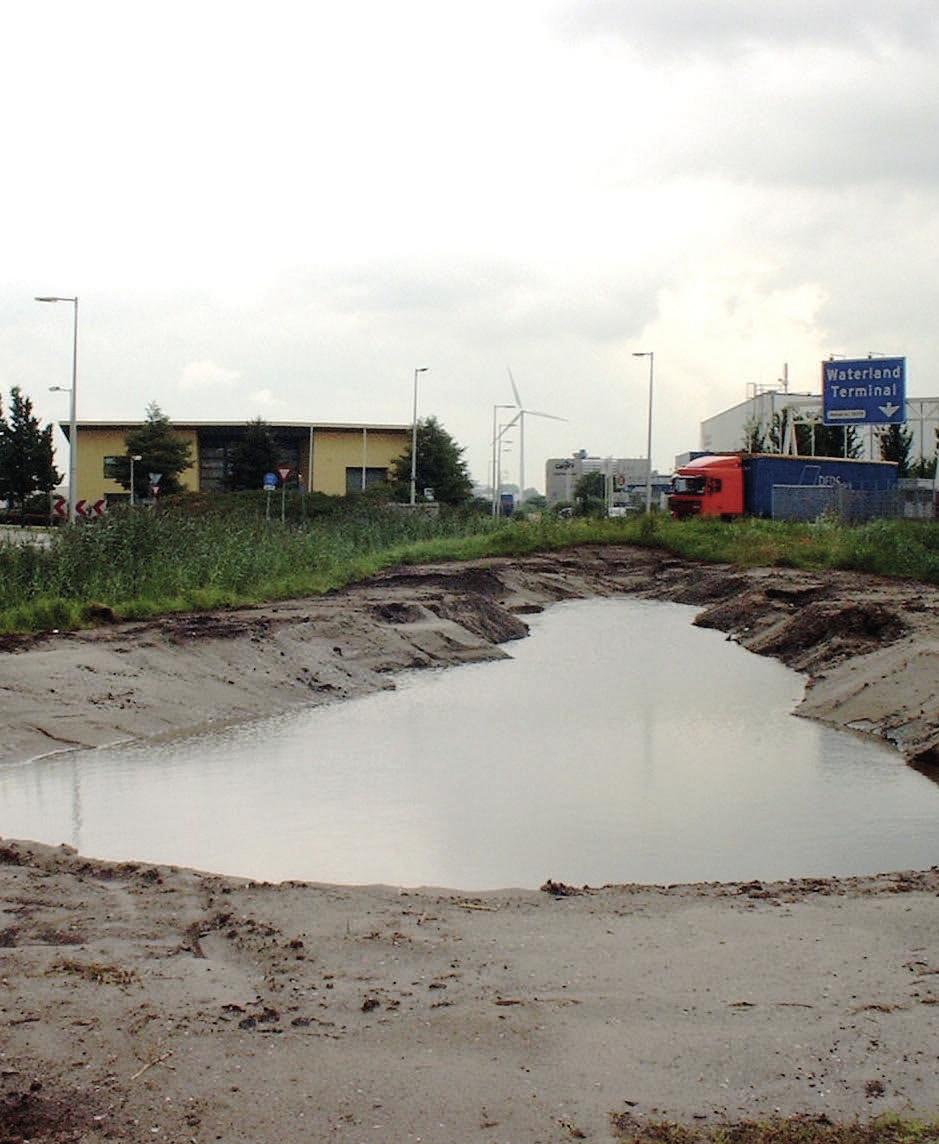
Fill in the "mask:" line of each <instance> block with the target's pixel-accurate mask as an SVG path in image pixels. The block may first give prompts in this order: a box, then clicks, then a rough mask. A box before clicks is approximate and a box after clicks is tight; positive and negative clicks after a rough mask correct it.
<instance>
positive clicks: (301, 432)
mask: <svg viewBox="0 0 939 1144" xmlns="http://www.w3.org/2000/svg"><path fill="white" fill-rule="evenodd" d="M143 424H144V422H142V421H80V422H78V424H77V426H76V430H77V437H78V456H77V461H78V465H77V474H76V485H77V492H76V498H75V499H76V500H85V501H88V502H90V503H93V502H95V501H97V500H104V501H106V502H107V503H118V502H120V501H122V500H125V499H127V498H128V497H129V495H130V494H129V492H128V491H127V489H125V488H124V487H123V485H121V484H119V483H118V482H117V481H116V480H114V479H113V478H112V476H111V475H110V474H111V473H112V472H113V468H114V463H115V462H116V461H118V460H120V459H122V458H126V457H127V445H126V443H125V438H126V436H127V434H128V433H129V432H130V431H131V430H132V429H138V428H140V427H141V425H143ZM60 428H61V429H62V432H63V433H64V435H65V438H66V440H68V437H69V426H68V423H67V422H66V423H64V424H61V425H60ZM267 428H268V429H269V430H270V432H271V435H272V436H273V438H274V441H275V443H276V445H277V453H278V466H287V467H289V468H290V470H291V477H290V481H289V484H290V486H292V487H297V488H301V489H304V490H305V491H306V492H319V493H329V494H332V495H339V496H343V495H345V494H346V493H350V492H359V491H361V490H362V489H365V488H368V487H370V486H371V485H374V484H379V483H381V482H383V481H385V480H387V478H388V471H389V469H390V468H391V466H392V464H393V462H394V461H395V459H396V458H398V457H400V456H401V455H402V454H403V453H405V452H407V450H408V448H409V446H410V442H411V426H410V425H345V424H332V423H323V424H318V423H308V424H305V423H299V422H289V423H288V422H268V423H267ZM173 430H174V431H175V432H176V433H177V434H178V436H179V437H180V438H182V440H184V441H188V442H189V443H190V445H191V446H192V452H191V457H192V464H191V465H190V467H189V468H188V469H186V470H185V471H184V472H183V473H181V474H180V477H179V480H180V483H181V484H182V485H183V487H184V488H186V489H187V490H189V491H191V492H222V491H224V489H225V487H226V485H225V482H226V477H227V474H228V468H229V460H228V458H229V453H230V451H231V449H232V448H233V446H234V445H235V444H236V443H237V442H238V441H239V440H240V439H241V438H243V437H244V434H245V432H246V431H247V425H246V423H244V422H234V421H180V422H175V421H174V422H173Z"/></svg>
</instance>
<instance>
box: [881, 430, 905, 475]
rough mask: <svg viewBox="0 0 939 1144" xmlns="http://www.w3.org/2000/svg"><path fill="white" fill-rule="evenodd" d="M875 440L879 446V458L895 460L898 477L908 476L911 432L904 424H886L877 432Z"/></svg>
mask: <svg viewBox="0 0 939 1144" xmlns="http://www.w3.org/2000/svg"><path fill="white" fill-rule="evenodd" d="M877 442H878V444H879V446H880V459H881V460H882V461H896V463H897V476H898V477H906V476H909V472H910V449H911V448H912V447H913V434H912V432H911V431H910V430H909V429H907V427H906V426H905V425H898V424H893V425H888V426H887V427H886V429H881V430H880V432H879V433H878V434H877Z"/></svg>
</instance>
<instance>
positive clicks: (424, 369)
mask: <svg viewBox="0 0 939 1144" xmlns="http://www.w3.org/2000/svg"><path fill="white" fill-rule="evenodd" d="M428 368H429V367H428V366H426V365H422V366H419V367H418V368H417V369H415V371H414V415H413V417H412V418H411V504H412V505H413V504H414V503H415V502H416V499H417V498H416V492H417V375H418V374H419V373H426V372H427V370H428Z"/></svg>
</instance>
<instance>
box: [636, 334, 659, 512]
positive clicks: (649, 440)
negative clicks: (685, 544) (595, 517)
mask: <svg viewBox="0 0 939 1144" xmlns="http://www.w3.org/2000/svg"><path fill="white" fill-rule="evenodd" d="M633 357H647V358H648V359H649V428H648V432H647V434H646V512H651V511H652V379H653V372H654V369H655V353H654V352H653V351H652V350H644V351H642V352H641V353H634V354H633Z"/></svg>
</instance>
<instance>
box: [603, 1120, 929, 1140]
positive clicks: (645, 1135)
mask: <svg viewBox="0 0 939 1144" xmlns="http://www.w3.org/2000/svg"><path fill="white" fill-rule="evenodd" d="M610 1121H611V1125H612V1128H613V1131H614V1133H615V1134H616V1138H617V1139H618V1140H623V1141H630V1142H631V1144H935V1142H937V1141H939V1121H936V1120H933V1121H928V1122H922V1121H916V1120H902V1119H900V1118H899V1117H897V1116H893V1115H886V1116H880V1117H877V1118H876V1119H875V1120H870V1121H867V1122H861V1121H858V1120H855V1121H847V1122H839V1121H832V1120H829V1119H828V1117H826V1116H786V1117H775V1118H773V1119H771V1120H744V1121H739V1122H735V1123H727V1124H716V1125H694V1126H689V1125H683V1124H674V1123H671V1122H668V1121H651V1122H647V1123H643V1124H639V1123H637V1122H636V1121H635V1120H634V1118H633V1117H632V1116H631V1115H630V1114H628V1113H626V1114H621V1113H614V1114H613V1115H612V1116H611V1117H610Z"/></svg>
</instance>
